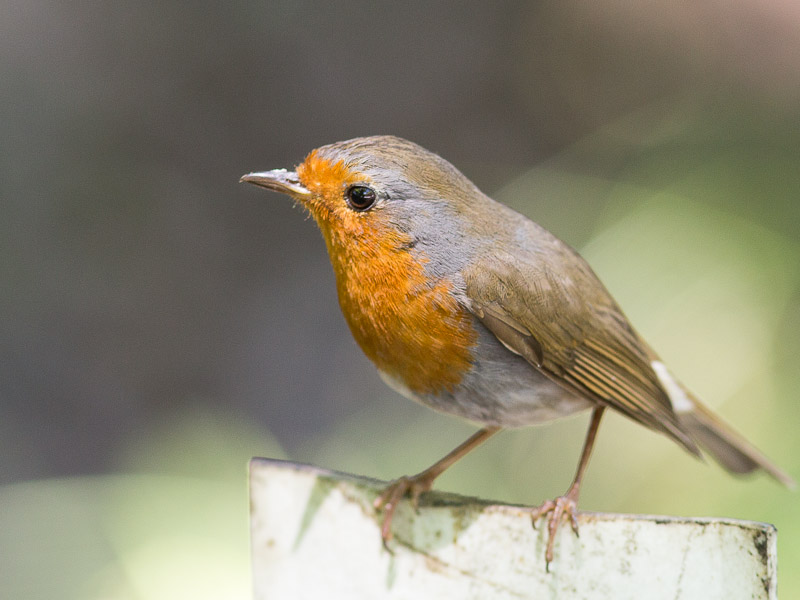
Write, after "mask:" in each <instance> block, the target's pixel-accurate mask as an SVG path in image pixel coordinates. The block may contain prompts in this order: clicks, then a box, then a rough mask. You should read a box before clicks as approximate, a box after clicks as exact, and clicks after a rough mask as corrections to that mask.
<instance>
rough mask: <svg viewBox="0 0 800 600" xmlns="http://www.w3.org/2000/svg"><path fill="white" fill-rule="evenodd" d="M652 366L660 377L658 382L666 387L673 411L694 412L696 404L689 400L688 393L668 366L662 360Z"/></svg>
mask: <svg viewBox="0 0 800 600" xmlns="http://www.w3.org/2000/svg"><path fill="white" fill-rule="evenodd" d="M650 365H651V366H652V367H653V371H655V372H656V375H658V380H659V381H660V382H661V385H663V386H664V389H665V390H666V392H667V395H668V396H669V399H670V402H672V408H673V410H674V411H675V412H679V413H681V412H691V411H693V410H694V403H693V402H692V401H691V400H690V399H689V396H687V395H686V392H684V391H683V388H682V387H681V386H680V384H678V382H677V381H675V378H674V377H673V376H672V374H671V373H670V372H669V370H668V369H667V367H666V365H665V364H664V363H662V362H661V361H660V360H654V361H653V362H652V363H650Z"/></svg>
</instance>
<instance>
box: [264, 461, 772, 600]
mask: <svg viewBox="0 0 800 600" xmlns="http://www.w3.org/2000/svg"><path fill="white" fill-rule="evenodd" d="M384 485H385V483H382V482H378V481H375V480H372V479H366V478H362V477H355V476H352V475H345V474H341V473H335V472H331V471H326V470H323V469H318V468H316V467H311V466H306V465H299V464H294V463H289V462H284V461H278V460H269V459H263V458H254V459H253V460H252V461H251V463H250V499H251V500H250V501H251V544H252V555H253V579H254V585H255V598H256V600H267V599H269V600H284V599H286V600H289V599H291V600H303V599H312V598H313V599H314V600H318V599H320V598H326V599H334V600H335V599H340V598H347V599H348V600H354V599H361V598H363V599H369V600H380V599H383V598H392V599H409V600H411V599H414V600H419V599H426V598H435V599H436V600H448V599H458V600H470V599H475V600H478V599H481V600H483V599H492V600H494V599H503V600H504V599H509V600H510V599H515V600H519V599H521V598H536V599H555V598H559V599H560V598H569V599H587V600H588V599H591V600H603V599H611V598H613V599H614V600H625V599H628V598H631V599H633V598H635V599H637V600H638V599H648V600H660V599H662V598H663V599H665V600H667V599H668V600H690V599H691V600H695V599H697V600H700V599H702V600H714V599H725V600H735V599H738V598H747V599H748V600H750V599H771V600H774V599H776V598H777V592H776V585H777V583H776V575H777V564H776V563H777V558H776V530H775V528H774V527H773V526H772V525H767V524H764V523H754V522H750V521H736V520H731V519H689V518H673V517H654V516H642V515H614V514H599V513H580V515H579V517H578V521H579V524H580V537H579V538H578V537H576V536H575V535H574V534H573V532H572V529H571V528H570V527H569V525H568V524H566V523H565V524H564V526H562V527H561V529H560V530H559V532H558V534H557V535H558V538H557V540H556V544H555V560H554V561H553V563H552V564H551V565H550V572H549V573H548V572H546V571H545V562H544V546H545V543H546V541H547V540H546V533H545V532H544V531H543V529H544V528H543V527H539V528H538V529H533V528H532V527H531V521H530V517H529V514H528V513H526V512H525V511H524V509H522V508H521V507H517V506H509V505H503V504H491V503H488V502H485V501H483V500H476V499H474V498H465V497H463V496H457V495H453V494H446V493H440V492H429V493H428V494H424V495H423V497H422V498H421V500H420V507H419V512H418V513H416V512H415V511H414V510H413V509H412V508H411V507H410V505H409V503H408V502H407V501H406V502H403V503H402V504H401V505H400V506H399V507H398V510H397V513H396V514H395V519H394V523H393V531H394V539H393V540H392V542H390V547H391V548H392V550H393V553H389V552H387V551H386V550H385V549H384V547H383V545H382V543H381V537H380V515H378V514H376V512H375V510H374V509H373V508H372V502H373V500H374V499H375V497H376V496H377V494H378V493H379V492H380V490H381V489H382V487H383V486H384Z"/></svg>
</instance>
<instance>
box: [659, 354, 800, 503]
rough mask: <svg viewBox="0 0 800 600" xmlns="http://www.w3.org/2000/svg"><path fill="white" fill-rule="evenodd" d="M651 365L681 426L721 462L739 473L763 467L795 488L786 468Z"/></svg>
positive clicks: (661, 368) (665, 371)
mask: <svg viewBox="0 0 800 600" xmlns="http://www.w3.org/2000/svg"><path fill="white" fill-rule="evenodd" d="M652 365H653V370H654V371H655V372H656V374H657V375H658V378H659V379H660V380H661V383H662V385H663V387H664V389H665V390H666V392H667V394H668V395H669V398H670V400H671V402H672V407H673V409H674V410H675V414H676V415H677V417H678V420H679V422H680V424H681V425H682V427H683V429H684V430H685V431H686V433H688V434H689V436H690V437H691V438H692V439H694V440H695V441H696V442H697V443H698V445H699V446H700V447H701V448H702V449H703V450H705V451H706V452H708V453H709V454H710V455H711V456H713V457H714V459H715V460H716V461H717V462H718V463H719V464H720V465H722V466H723V467H724V468H725V469H727V470H728V471H730V472H731V473H738V474H745V473H751V472H753V471H755V470H757V469H763V470H764V471H766V472H767V473H769V474H770V475H771V476H772V477H774V478H775V479H776V480H778V481H780V482H781V483H782V484H783V485H785V486H786V487H788V488H790V489H794V488H795V487H796V486H797V484H796V483H795V481H794V479H792V478H791V477H790V476H789V475H788V474H787V473H786V472H784V471H783V470H782V469H781V468H780V467H778V466H777V465H776V464H775V463H773V462H772V461H771V460H770V459H768V458H767V457H766V456H764V455H763V454H762V453H761V452H760V451H759V450H758V449H756V448H755V447H754V446H753V445H752V444H750V443H749V442H748V441H747V440H745V439H744V438H743V437H742V436H741V435H739V434H738V433H737V432H736V431H734V430H733V428H732V427H731V426H729V425H728V424H726V423H725V422H724V421H722V419H720V418H719V417H718V416H717V415H715V414H714V413H713V412H712V411H711V410H710V409H709V408H707V407H706V406H704V405H703V403H702V402H700V400H698V399H697V398H696V397H695V396H694V395H693V394H692V393H691V392H689V390H687V389H686V388H685V387H684V386H683V385H681V384H680V383H679V382H678V380H677V379H675V378H674V377H673V376H672V374H671V373H670V372H669V371H668V370H667V369H666V367H665V366H664V365H663V364H662V363H661V362H660V361H654V362H653V363H652Z"/></svg>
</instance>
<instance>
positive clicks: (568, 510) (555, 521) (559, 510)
mask: <svg viewBox="0 0 800 600" xmlns="http://www.w3.org/2000/svg"><path fill="white" fill-rule="evenodd" d="M604 410H605V407H604V406H598V407H597V408H595V409H594V411H592V420H591V422H590V423H589V431H587V432H586V441H584V443H583V452H581V460H580V462H579V463H578V471H577V473H575V479H574V480H573V481H572V485H571V486H569V489H568V490H567V493H566V494H564V495H563V496H560V497H558V498H556V499H555V500H548V501H547V502H545V503H544V504H542V505H541V506H540V507H538V508H535V509H534V510H533V512H532V513H531V521H532V523H533V526H534V527H536V521H537V520H539V518H540V517H543V516H544V515H547V514H549V515H550V516H549V520H548V522H547V536H548V537H547V549H546V551H545V554H544V559H545V564H546V567H547V570H550V563H551V562H553V544H554V543H555V539H556V531H558V526H559V525H560V524H561V518H562V517H563V516H565V515H566V516H568V517H569V519H570V521H571V523H572V530H573V531H574V532H575V535H578V495H579V494H580V489H581V479H583V472H584V471H585V470H586V465H588V464H589V456H590V455H591V453H592V446H594V439H595V437H596V436H597V429H598V428H599V427H600V418H601V417H602V416H603V411H604Z"/></svg>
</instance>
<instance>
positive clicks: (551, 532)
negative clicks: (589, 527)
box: [531, 490, 578, 571]
mask: <svg viewBox="0 0 800 600" xmlns="http://www.w3.org/2000/svg"><path fill="white" fill-rule="evenodd" d="M546 515H549V517H548V520H547V547H546V549H545V553H544V560H545V568H546V569H547V571H549V570H550V563H551V562H553V546H554V544H555V541H556V532H557V531H558V527H559V525H560V524H561V520H562V518H563V517H564V516H568V517H569V519H570V523H571V524H572V531H574V532H575V535H576V536H577V535H578V499H577V494H575V493H573V490H570V491H569V492H567V493H566V494H565V495H563V496H559V497H558V498H556V499H555V500H548V501H547V502H545V503H543V504H542V505H541V506H539V507H538V508H534V509H533V511H532V512H531V523H532V525H533V528H534V529H536V521H538V520H539V519H540V518H541V517H544V516H546Z"/></svg>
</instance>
